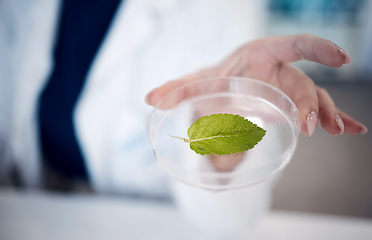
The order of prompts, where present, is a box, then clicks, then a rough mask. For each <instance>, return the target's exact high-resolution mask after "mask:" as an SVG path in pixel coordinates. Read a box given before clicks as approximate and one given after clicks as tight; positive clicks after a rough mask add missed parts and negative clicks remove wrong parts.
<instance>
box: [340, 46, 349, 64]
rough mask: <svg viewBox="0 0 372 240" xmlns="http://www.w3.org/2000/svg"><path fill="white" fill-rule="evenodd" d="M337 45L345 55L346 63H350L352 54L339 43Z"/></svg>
mask: <svg viewBox="0 0 372 240" xmlns="http://www.w3.org/2000/svg"><path fill="white" fill-rule="evenodd" d="M336 47H337V51H338V52H339V53H341V54H342V55H343V56H344V57H345V64H349V63H350V62H351V57H350V54H349V53H348V52H347V51H346V50H345V49H343V48H342V47H340V46H338V45H336Z"/></svg>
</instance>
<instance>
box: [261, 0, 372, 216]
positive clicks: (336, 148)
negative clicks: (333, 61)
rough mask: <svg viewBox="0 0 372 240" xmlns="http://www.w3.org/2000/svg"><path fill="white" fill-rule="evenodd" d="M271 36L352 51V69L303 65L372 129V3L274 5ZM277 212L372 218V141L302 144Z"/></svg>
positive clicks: (276, 0) (285, 177) (304, 140)
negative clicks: (317, 40)
mask: <svg viewBox="0 0 372 240" xmlns="http://www.w3.org/2000/svg"><path fill="white" fill-rule="evenodd" d="M266 13H267V15H266V18H265V19H266V20H265V21H266V24H265V26H266V27H265V33H264V34H266V35H283V34H298V33H312V34H316V35H318V36H321V37H324V38H327V39H330V40H332V41H334V42H335V43H337V44H338V45H339V46H341V47H343V48H344V49H346V50H347V51H348V52H349V53H350V55H351V57H352V63H351V64H350V65H345V66H343V67H342V68H340V69H332V68H328V67H325V66H321V65H319V64H312V63H309V62H306V63H305V62H299V63H296V64H297V65H298V66H300V67H301V68H302V69H303V70H304V71H305V72H306V73H307V74H308V75H309V76H311V77H312V78H313V80H314V81H315V82H316V83H317V84H319V85H321V86H323V87H324V88H326V89H327V90H328V91H329V93H330V95H331V96H332V97H333V98H334V101H335V103H336V105H337V106H338V107H340V108H341V109H343V110H344V111H345V112H347V113H349V114H350V115H351V116H354V117H355V118H356V119H358V120H359V121H361V122H362V123H364V124H365V125H366V126H367V128H369V129H370V130H371V128H372V124H371V123H372V110H371V107H370V104H371V103H372V94H371V92H372V65H371V62H372V14H371V13H372V1H370V0H313V1H307V0H268V1H267V2H266ZM273 208H274V209H280V210H290V211H301V212H314V213H327V214H336V215H344V216H359V217H367V218H372V136H371V133H370V132H369V133H367V134H366V135H362V136H346V135H345V136H337V137H333V136H329V135H328V134H326V133H325V132H324V131H323V130H322V129H321V128H320V126H319V127H318V129H317V131H316V132H315V134H314V135H313V136H312V137H310V138H309V137H304V136H300V139H299V143H298V148H297V151H296V153H295V155H294V157H293V159H292V162H291V163H290V165H289V166H288V167H287V168H286V169H285V171H284V172H283V174H282V175H281V178H280V180H279V182H278V184H277V186H276V188H275V189H274V198H273Z"/></svg>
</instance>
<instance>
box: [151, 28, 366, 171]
mask: <svg viewBox="0 0 372 240" xmlns="http://www.w3.org/2000/svg"><path fill="white" fill-rule="evenodd" d="M298 60H308V61H312V62H316V63H320V64H323V65H326V66H329V67H334V68H339V67H342V66H343V65H344V64H349V63H350V62H351V58H350V56H349V54H348V53H347V52H346V51H345V50H344V49H342V48H340V47H339V46H337V45H336V44H335V43H333V42H331V41H329V40H326V39H323V38H319V37H317V36H314V35H311V34H300V35H293V36H275V37H267V38H262V39H258V40H256V41H253V42H248V43H246V44H245V45H243V46H242V47H240V48H239V49H237V50H236V51H235V52H233V53H232V54H231V55H230V56H229V57H227V58H226V59H225V60H223V61H222V62H220V63H219V64H218V65H216V66H213V67H210V68H207V69H202V70H200V71H198V72H196V73H193V74H190V75H187V76H184V77H182V78H180V79H177V80H173V81H169V82H167V83H165V84H163V85H162V86H160V87H158V88H156V89H154V90H152V91H151V92H149V93H148V94H147V95H146V97H145V101H146V103H147V104H149V105H151V106H155V105H157V104H158V103H159V101H160V100H161V99H162V97H164V96H165V95H166V94H167V93H169V92H170V91H172V90H174V89H176V88H178V87H180V86H182V85H184V84H187V83H189V82H191V81H195V80H198V79H203V78H208V77H222V76H240V77H250V78H255V79H259V80H261V81H264V82H267V83H269V84H271V85H273V86H275V87H277V88H279V89H280V90H282V91H283V92H284V93H286V94H287V95H288V96H289V97H290V98H291V99H292V101H293V102H294V103H295V104H296V106H297V108H298V110H299V112H300V118H301V133H302V134H304V135H308V136H309V135H311V134H312V132H309V128H308V124H309V120H308V115H309V113H310V112H315V113H316V116H317V118H316V119H315V120H314V121H315V125H316V124H317V122H318V121H319V122H320V123H321V126H322V128H323V129H324V130H325V131H327V132H328V133H329V134H331V135H338V134H343V133H345V134H349V135H356V134H365V133H367V131H368V130H367V128H366V127H365V126H364V125H363V124H361V123H360V122H358V121H356V120H355V119H354V118H352V117H350V116H349V115H347V114H346V113H344V112H343V111H341V110H340V109H339V108H337V107H336V105H335V103H334V101H333V100H332V98H331V97H330V95H329V94H328V92H327V91H326V90H325V89H323V88H321V87H319V86H316V85H315V83H314V81H313V80H312V79H310V78H309V77H308V76H306V74H304V73H303V72H302V71H301V70H300V69H298V68H297V67H295V66H293V65H292V64H291V63H292V62H295V61H298ZM183 97H187V95H185V96H183ZM337 116H339V117H340V119H341V120H342V121H341V123H342V124H341V125H343V129H342V127H340V121H338V124H337V121H336V119H337ZM213 162H215V163H216V164H217V165H216V168H218V169H221V168H220V167H219V164H218V159H217V160H216V159H215V158H214V160H213ZM237 162H238V161H237ZM226 169H230V170H231V169H232V168H231V166H228V167H227V168H226Z"/></svg>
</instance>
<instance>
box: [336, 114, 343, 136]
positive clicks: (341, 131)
mask: <svg viewBox="0 0 372 240" xmlns="http://www.w3.org/2000/svg"><path fill="white" fill-rule="evenodd" d="M335 122H336V124H337V126H338V127H339V128H340V132H339V133H338V134H343V133H344V131H345V126H344V122H343V121H342V119H341V117H340V116H339V115H338V114H337V115H336V116H335Z"/></svg>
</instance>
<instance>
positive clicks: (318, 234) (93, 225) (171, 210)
mask: <svg viewBox="0 0 372 240" xmlns="http://www.w3.org/2000/svg"><path fill="white" fill-rule="evenodd" d="M248 238H249V239H256V240H273V239H278V240H281V239H283V240H284V239H285V240H292V239H293V240H294V239H295V240H299V239H301V240H307V239H327V240H328V239H332V240H333V239H335V240H336V239H357V240H364V239H365V240H367V239H368V240H371V239H372V220H371V219H358V218H347V217H336V216H327V215H318V214H304V213H290V212H279V211H273V212H270V213H269V214H268V215H267V216H266V217H265V218H264V219H263V221H262V223H261V224H260V226H259V227H258V228H257V229H256V232H255V234H254V236H249V237H248V236H246V237H242V238H239V239H248ZM0 239H1V240H24V239H28V240H34V239H35V240H36V239H37V240H43V239H48V240H50V239H68V240H74V239H88V240H96V239H97V240H98V239H110V240H115V239H120V240H126V239H129V240H132V239H135V240H137V239H138V240H142V239H144V240H158V239H159V240H160V239H162V240H167V239H177V240H182V239H192V240H198V239H202V240H208V239H213V240H216V239H226V238H222V237H221V236H213V235H212V234H211V233H208V232H205V231H203V230H202V229H199V228H198V227H197V226H195V225H193V224H192V223H190V222H188V221H187V220H186V219H185V218H184V217H183V216H181V215H180V214H179V213H178V212H177V209H176V208H175V207H174V206H172V205H170V204H164V203H159V202H149V201H143V200H134V199H126V198H123V197H107V196H97V195H62V194H47V193H26V192H19V191H12V190H4V189H2V190H1V189H0ZM230 239H231V238H230Z"/></svg>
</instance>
